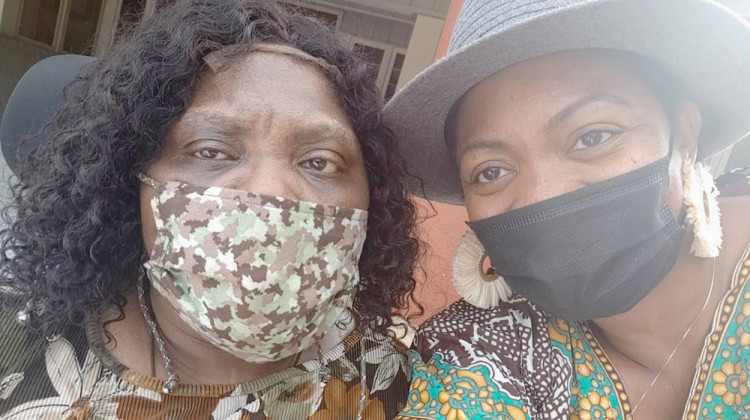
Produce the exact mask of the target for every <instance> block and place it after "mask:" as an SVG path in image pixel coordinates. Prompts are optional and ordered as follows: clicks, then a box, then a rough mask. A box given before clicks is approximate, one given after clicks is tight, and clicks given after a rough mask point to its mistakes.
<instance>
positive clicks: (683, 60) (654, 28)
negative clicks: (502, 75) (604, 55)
mask: <svg viewBox="0 0 750 420" xmlns="http://www.w3.org/2000/svg"><path fill="white" fill-rule="evenodd" d="M576 49H615V50H622V51H627V52H632V53H636V54H640V55H642V56H645V57H649V58H650V59H652V60H653V61H656V62H657V63H659V64H661V65H662V66H664V68H665V69H667V70H669V71H670V72H672V73H673V74H675V75H676V76H677V77H679V78H680V79H681V80H682V82H683V83H684V84H685V86H686V87H687V89H688V94H689V95H690V97H691V98H692V99H693V100H695V101H696V103H698V105H699V106H700V108H701V110H702V111H703V113H704V128H703V131H702V134H701V139H700V141H699V157H700V158H705V157H708V156H711V155H713V154H715V153H718V152H720V151H722V150H724V149H725V148H727V147H729V146H731V145H732V144H733V143H735V142H736V141H739V140H740V139H742V138H743V137H745V136H747V135H748V134H749V133H748V131H750V25H748V23H747V21H745V20H744V19H742V18H741V17H739V16H738V15H737V14H735V13H734V12H731V11H730V10H729V9H727V8H726V7H724V6H721V5H719V4H717V3H714V2H712V1H710V0H659V1H653V0H630V1H598V2H589V3H583V4H579V5H576V6H571V7H567V8H560V9H556V10H554V11H551V12H550V13H547V14H543V15H540V16H538V17H534V18H530V19H528V20H525V21H520V22H518V23H515V24H513V25H511V26H508V27H507V28H505V29H503V30H501V31H499V32H496V33H493V34H491V35H487V36H484V37H482V38H480V39H479V40H478V41H475V42H473V43H472V44H469V45H467V46H465V47H463V48H461V49H460V50H458V51H455V52H452V53H451V54H449V55H448V56H447V57H445V58H443V59H442V60H440V61H438V62H437V63H435V64H434V65H432V66H431V67H430V68H428V69H427V70H425V71H424V72H422V73H421V74H419V75H418V76H417V77H416V78H415V79H413V80H412V81H410V82H409V83H408V84H407V85H406V86H404V88H403V89H401V91H400V92H398V93H397V95H396V96H395V97H394V98H393V99H392V100H391V101H390V102H389V103H388V105H387V106H386V119H387V122H388V123H389V125H390V126H391V127H392V128H393V130H394V131H395V132H396V135H397V138H398V139H399V146H400V148H401V151H402V153H403V154H404V156H405V158H406V160H407V169H408V170H409V172H410V173H411V174H412V175H415V176H417V177H419V178H420V179H414V180H412V181H411V182H410V188H411V192H412V193H414V194H418V195H421V193H422V187H424V193H425V195H426V196H427V198H428V199H430V200H436V201H441V202H446V203H451V204H462V202H463V200H462V198H461V184H460V179H459V174H458V171H457V168H456V164H455V162H454V161H453V160H452V157H451V153H450V152H449V150H448V147H447V146H446V143H445V140H444V127H445V121H446V118H447V116H448V113H449V111H450V109H451V107H452V106H453V104H454V103H455V102H456V101H457V100H458V99H460V98H461V96H463V95H464V94H465V93H466V92H468V91H469V90H470V89H471V88H472V87H473V86H474V85H476V84H477V83H479V82H481V81H482V80H484V79H486V78H487V77H489V76H491V75H492V74H494V73H496V72H498V71H500V70H502V69H503V68H505V67H508V66H510V65H512V64H515V63H519V62H521V61H524V60H527V59H530V58H534V57H538V56H542V55H545V54H549V53H553V52H560V51H567V50H576Z"/></svg>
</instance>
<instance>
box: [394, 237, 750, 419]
mask: <svg viewBox="0 0 750 420" xmlns="http://www.w3.org/2000/svg"><path fill="white" fill-rule="evenodd" d="M749 276H750V246H748V248H747V250H746V251H745V254H744V257H743V258H742V260H741V261H740V262H739V263H738V265H737V269H736V272H735V275H734V278H733V284H732V288H731V290H730V291H729V292H728V293H727V294H726V295H725V297H724V298H723V301H722V303H721V304H720V305H719V307H718V308H717V310H716V315H715V321H714V326H713V331H712V332H711V334H709V336H708V337H707V338H706V341H705V346H704V349H703V353H702V354H701V356H700V360H699V362H698V364H697V369H696V373H695V376H694V382H693V385H692V388H691V391H690V395H689V396H688V399H687V404H686V407H685V410H684V415H683V418H684V419H690V420H693V419H705V418H711V419H722V420H730V419H732V420H740V419H748V418H750V395H749V394H748V385H749V383H748V375H749V374H750V281H748V277H749ZM415 347H416V351H410V357H411V361H412V364H413V377H412V384H411V391H410V394H409V400H408V405H407V407H406V409H405V410H404V411H403V412H402V414H401V415H400V416H399V417H398V418H399V419H400V420H416V419H439V420H445V419H449V420H454V419H462V420H465V419H507V420H525V419H550V420H552V419H568V418H569V419H571V420H579V419H581V420H591V419H600V420H629V419H632V417H633V416H632V413H631V406H630V403H631V402H630V400H629V399H628V395H627V393H626V391H625V387H624V386H623V383H622V382H621V381H620V378H619V376H618V374H617V372H616V371H615V368H614V366H613V365H612V363H610V361H609V360H608V359H607V356H606V354H605V353H604V352H603V351H602V349H601V348H600V347H599V345H598V343H597V341H596V339H595V337H594V336H593V334H592V333H591V331H590V330H589V328H588V327H587V325H586V323H578V322H566V321H564V320H562V319H556V318H553V317H550V316H548V315H546V314H545V313H544V312H542V311H541V310H539V309H538V308H536V307H535V306H534V305H533V304H532V303H530V302H529V301H527V300H526V299H524V298H523V297H521V296H519V295H513V296H512V297H511V299H510V301H509V302H507V303H504V304H501V305H498V306H496V307H494V308H491V309H486V310H485V309H479V308H476V307H474V306H471V305H469V304H468V303H466V302H465V301H463V300H462V301H459V302H457V303H455V304H453V305H452V306H450V307H449V308H448V309H446V310H445V311H444V312H442V313H441V314H439V315H437V316H436V317H434V318H433V319H431V320H430V321H428V322H427V323H426V324H425V325H423V326H422V328H421V330H420V331H419V333H418V334H417V341H416V344H415Z"/></svg>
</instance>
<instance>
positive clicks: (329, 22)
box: [279, 3, 339, 28]
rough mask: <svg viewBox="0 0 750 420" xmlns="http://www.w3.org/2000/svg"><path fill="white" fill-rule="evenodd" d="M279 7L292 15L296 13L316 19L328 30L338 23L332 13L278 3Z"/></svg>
mask: <svg viewBox="0 0 750 420" xmlns="http://www.w3.org/2000/svg"><path fill="white" fill-rule="evenodd" d="M279 5H280V6H282V7H284V8H286V9H287V10H288V11H290V12H292V13H298V14H302V15H305V16H310V17H313V18H315V19H318V20H319V21H321V22H322V23H323V24H324V25H326V26H328V27H329V28H336V23H338V20H339V16H338V15H336V14H333V13H326V12H323V11H320V10H315V9H310V8H309V7H302V6H297V5H294V4H289V3H279Z"/></svg>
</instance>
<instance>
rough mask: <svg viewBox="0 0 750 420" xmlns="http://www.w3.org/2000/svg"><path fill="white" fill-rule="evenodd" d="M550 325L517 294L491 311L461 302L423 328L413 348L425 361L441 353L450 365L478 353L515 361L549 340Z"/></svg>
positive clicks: (441, 313)
mask: <svg viewBox="0 0 750 420" xmlns="http://www.w3.org/2000/svg"><path fill="white" fill-rule="evenodd" d="M547 324H548V317H547V315H546V314H545V313H544V312H543V311H541V310H540V309H538V308H537V307H536V306H534V305H533V304H532V303H530V302H529V301H528V300H526V299H525V298H523V297H521V296H519V295H517V294H514V295H513V296H511V298H510V299H509V300H508V301H507V302H502V303H501V304H499V305H497V306H495V307H493V308H489V309H481V308H477V307H475V306H472V305H471V304H469V303H467V302H466V301H464V300H460V301H458V302H456V303H454V304H453V305H451V306H450V307H448V308H446V309H445V310H444V311H442V312H440V313H439V314H437V315H435V316H434V317H432V318H431V319H429V320H428V321H427V322H425V323H424V324H423V325H422V327H420V329H419V332H418V333H417V337H416V341H415V346H414V347H415V349H416V350H418V351H419V352H420V354H421V355H422V357H424V358H426V359H429V358H430V357H432V355H433V354H434V353H435V352H437V351H440V352H442V353H444V354H445V355H446V357H448V358H449V359H451V362H458V361H460V360H469V359H471V358H472V356H473V355H472V354H470V353H476V352H480V353H482V354H483V355H484V356H489V357H491V358H493V359H504V358H508V357H512V358H514V357H518V355H519V352H522V351H524V350H525V349H527V346H528V345H529V344H530V341H531V342H534V341H547V340H548V337H549V335H548V334H547V328H548V327H547ZM469 349H470V350H469Z"/></svg>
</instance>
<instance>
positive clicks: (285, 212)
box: [139, 174, 367, 363]
mask: <svg viewBox="0 0 750 420" xmlns="http://www.w3.org/2000/svg"><path fill="white" fill-rule="evenodd" d="M139 178H140V179H141V181H142V182H143V183H145V184H147V185H149V186H151V187H153V188H154V189H155V190H156V193H155V195H154V198H153V199H152V200H151V209H152V211H153V213H154V219H155V222H156V228H157V230H158V237H157V239H156V241H155V242H154V247H153V250H152V252H151V256H150V259H149V260H148V262H147V263H146V264H145V265H144V266H145V268H146V270H147V274H148V277H149V279H150V281H151V284H152V287H153V288H154V289H155V290H156V291H157V292H158V293H159V294H161V295H162V296H163V297H164V298H165V299H166V300H167V301H168V302H169V303H170V304H171V305H172V306H173V307H174V308H175V309H176V310H177V313H179V315H180V317H181V318H182V319H183V320H184V321H185V322H186V323H187V324H188V325H190V326H191V327H193V329H195V331H197V332H198V333H199V334H200V335H201V336H202V337H204V338H205V339H206V340H207V341H209V342H210V343H212V344H214V345H215V346H217V347H219V348H221V349H224V350H225V351H227V352H229V353H231V354H233V355H235V356H237V357H239V358H241V359H244V360H246V361H248V362H254V363H258V362H268V361H276V360H280V359H283V358H285V357H289V356H292V355H294V354H297V353H299V352H300V351H302V350H304V349H306V348H308V347H310V346H311V345H313V344H314V343H315V342H316V340H319V339H320V338H321V337H322V336H323V334H325V332H326V331H328V330H329V329H330V328H331V327H332V326H333V324H334V323H335V322H336V321H337V320H338V319H339V317H340V316H341V315H342V314H343V312H344V311H346V310H347V309H348V308H350V307H351V305H352V301H353V298H354V293H355V289H356V286H357V284H358V283H359V270H358V262H359V257H360V254H361V253H362V245H363V244H364V241H365V236H366V229H367V212H366V211H364V210H357V209H346V208H339V207H334V206H326V205H322V204H314V203H307V202H298V201H294V200H288V199H284V198H279V197H271V196H265V195H258V194H253V193H250V192H245V191H238V190H231V189H224V188H218V187H197V186H192V185H187V184H182V183H178V182H165V183H158V182H156V181H154V180H152V179H150V178H148V177H146V176H145V175H142V174H141V175H139Z"/></svg>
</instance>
